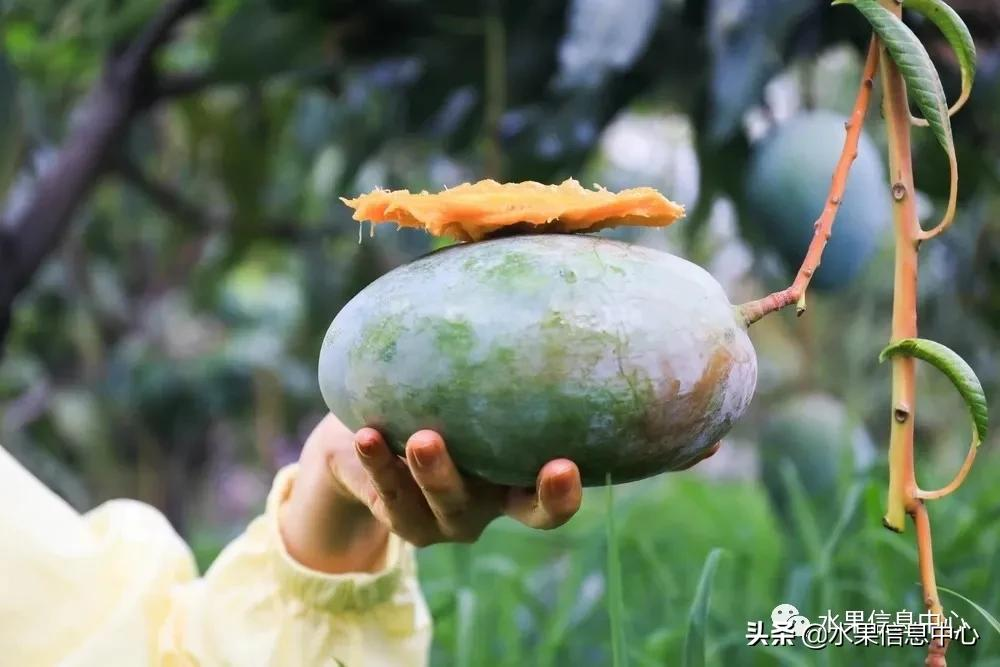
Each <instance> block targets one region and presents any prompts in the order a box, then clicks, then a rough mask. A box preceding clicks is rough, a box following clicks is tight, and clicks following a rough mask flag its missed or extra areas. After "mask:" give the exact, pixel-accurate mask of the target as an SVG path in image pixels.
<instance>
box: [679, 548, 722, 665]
mask: <svg viewBox="0 0 1000 667" xmlns="http://www.w3.org/2000/svg"><path fill="white" fill-rule="evenodd" d="M722 554H723V550H722V549H712V550H711V551H710V552H709V554H708V558H706V559H705V565H704V566H703V567H702V569H701V577H700V578H699V579H698V588H697V589H695V594H694V602H692V603H691V611H690V613H689V614H688V632H687V639H685V640H684V667H705V637H706V634H707V633H706V628H707V626H708V607H709V602H710V599H711V597H712V580H713V579H714V578H715V571H716V570H717V569H718V568H719V559H720V558H721V557H722Z"/></svg>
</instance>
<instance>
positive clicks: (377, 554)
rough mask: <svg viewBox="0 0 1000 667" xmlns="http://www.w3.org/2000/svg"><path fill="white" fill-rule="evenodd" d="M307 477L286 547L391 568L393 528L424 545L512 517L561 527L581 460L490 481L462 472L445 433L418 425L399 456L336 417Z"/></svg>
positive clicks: (323, 428) (342, 563)
mask: <svg viewBox="0 0 1000 667" xmlns="http://www.w3.org/2000/svg"><path fill="white" fill-rule="evenodd" d="M299 463H300V469H299V473H298V478H297V479H296V481H295V484H294V487H293V488H292V492H291V495H290V496H289V498H288V499H287V500H286V502H285V503H284V505H283V506H282V510H281V518H280V525H281V532H282V537H283V538H284V541H285V546H286V548H287V549H288V551H289V553H290V554H291V555H292V557H294V558H295V559H296V560H298V561H299V562H301V563H302V564H303V565H306V566H307V567H311V568H313V569H318V570H322V571H326V572H348V571H372V570H376V569H378V568H380V567H381V566H382V562H381V560H382V558H383V556H384V551H385V544H386V541H387V539H388V535H389V531H392V532H394V533H396V534H397V535H399V536H400V537H402V538H403V539H404V540H406V541H408V542H410V543H412V544H415V545H417V546H427V545H430V544H437V543H439V542H465V543H468V542H474V541H475V540H476V539H477V538H478V537H479V536H480V535H481V534H482V532H483V530H484V529H485V528H486V526H487V525H489V523H490V522H491V521H493V520H494V519H495V518H497V517H498V516H501V515H504V514H506V515H508V516H511V517H513V518H514V519H516V520H518V521H520V522H521V523H524V524H525V525H528V526H531V527H533V528H540V529H548V528H555V527H557V526H561V525H562V524H564V523H565V522H566V521H568V520H569V519H570V517H572V516H573V514H575V513H576V511H577V509H579V507H580V500H581V497H582V494H583V489H582V486H581V484H580V473H579V470H577V467H576V465H575V464H574V463H573V462H571V461H568V460H566V459H557V460H554V461H550V462H549V463H547V464H546V465H545V466H543V467H542V469H541V471H539V474H538V481H537V484H536V487H535V488H534V489H519V488H510V487H504V486H498V485H496V484H491V483H489V482H486V481H484V480H481V479H477V478H472V477H467V476H463V475H462V474H461V473H459V472H458V470H457V468H456V467H455V465H454V463H453V462H452V460H451V458H450V457H449V456H448V452H447V449H446V447H445V443H444V441H443V440H442V439H441V436H440V435H438V434H437V433H435V432H433V431H426V430H425V431H418V432H417V433H415V434H413V436H411V437H410V439H409V441H408V442H407V444H406V457H405V459H404V458H401V457H398V456H396V455H395V454H394V453H393V452H392V451H391V450H390V449H389V447H388V445H386V443H385V440H384V439H383V438H382V436H381V435H380V434H379V433H378V431H376V430H374V429H371V428H364V429H361V430H360V431H358V432H357V433H356V434H354V433H351V431H350V430H349V429H348V428H347V427H346V426H344V425H343V424H342V423H341V422H340V421H339V420H338V419H337V418H336V417H335V416H333V415H328V416H327V417H326V418H324V419H323V421H322V422H320V424H319V425H318V426H317V427H316V429H315V430H314V431H313V433H312V434H311V435H310V436H309V439H308V440H307V441H306V444H305V447H304V448H303V450H302V454H301V457H300V459H299Z"/></svg>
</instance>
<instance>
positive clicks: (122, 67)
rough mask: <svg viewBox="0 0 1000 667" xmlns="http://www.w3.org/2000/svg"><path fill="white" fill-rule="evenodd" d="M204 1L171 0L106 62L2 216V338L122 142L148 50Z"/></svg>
mask: <svg viewBox="0 0 1000 667" xmlns="http://www.w3.org/2000/svg"><path fill="white" fill-rule="evenodd" d="M203 4H204V0H173V2H170V3H168V4H166V5H165V6H164V7H163V8H162V9H161V10H160V12H159V13H158V14H157V15H156V16H154V17H153V19H152V20H151V21H150V22H149V24H148V25H147V26H146V28H145V29H144V30H143V31H142V32H141V33H140V34H139V35H138V36H137V37H136V38H135V40H134V41H133V42H132V43H131V44H130V45H129V46H128V47H126V48H125V50H124V51H123V52H122V53H121V54H120V55H118V56H116V57H113V58H112V59H111V60H110V61H109V62H108V63H107V65H106V67H105V69H104V72H103V74H102V76H101V77H100V79H99V80H98V82H97V83H96V84H95V86H94V88H93V89H92V90H91V91H90V93H89V94H88V95H87V97H86V98H85V99H84V101H83V102H82V103H81V105H80V107H79V109H78V112H77V113H76V114H75V115H78V116H79V119H80V120H79V121H78V122H77V123H76V124H75V125H74V127H73V128H72V129H71V131H70V134H69V137H68V138H67V139H66V141H65V143H64V144H63V146H62V148H61V149H60V151H59V153H58V155H57V156H56V158H55V161H54V163H53V164H52V166H51V167H48V168H46V169H45V171H43V172H42V173H41V174H40V175H39V176H38V179H37V180H36V182H35V184H34V187H33V190H32V192H31V193H30V194H29V195H28V197H27V201H26V203H25V204H24V206H22V207H20V208H19V209H18V210H17V211H16V212H15V213H14V214H13V215H12V217H11V219H9V220H4V221H2V222H0V344H2V341H3V339H4V338H5V337H6V334H7V331H8V329H9V326H10V317H11V308H12V304H13V302H14V300H15V299H16V298H17V296H18V295H19V294H20V293H21V292H22V291H23V290H24V288H25V287H26V286H27V285H28V282H29V281H30V279H31V277H32V276H33V275H34V274H35V272H36V271H37V270H38V267H39V266H40V265H41V264H42V262H43V261H44V260H45V258H46V257H48V255H49V254H50V253H51V252H52V250H53V249H54V248H55V247H56V246H57V245H58V244H59V241H60V239H61V238H62V237H63V235H64V234H65V231H66V228H67V227H68V226H69V223H70V220H71V219H72V217H73V214H74V213H75V212H76V210H77V208H78V207H79V205H80V203H81V202H83V201H84V199H85V198H86V197H87V194H88V193H89V192H90V190H91V188H92V187H93V186H94V183H95V182H96V181H97V179H98V177H99V176H100V174H101V173H102V172H103V171H104V169H105V168H106V166H107V158H108V156H109V154H110V151H111V148H112V147H113V146H114V145H115V144H116V143H118V142H120V141H121V137H122V135H123V134H124V133H125V132H126V131H127V129H128V126H129V123H130V122H131V119H132V116H133V114H134V113H135V112H136V111H137V110H138V109H139V108H140V107H141V106H142V103H143V96H144V94H145V93H146V92H147V91H146V88H148V85H149V84H148V80H149V79H150V78H151V76H150V74H151V69H152V65H153V62H152V61H153V56H154V54H155V52H156V50H157V48H158V47H159V46H160V45H161V44H163V43H164V42H165V41H166V40H167V39H169V37H170V33H171V30H172V29H173V27H174V26H175V25H176V24H177V22H178V21H180V20H181V19H182V18H183V17H184V16H186V15H187V14H189V13H191V12H193V11H194V10H196V9H198V8H200V7H201V6H202V5H203Z"/></svg>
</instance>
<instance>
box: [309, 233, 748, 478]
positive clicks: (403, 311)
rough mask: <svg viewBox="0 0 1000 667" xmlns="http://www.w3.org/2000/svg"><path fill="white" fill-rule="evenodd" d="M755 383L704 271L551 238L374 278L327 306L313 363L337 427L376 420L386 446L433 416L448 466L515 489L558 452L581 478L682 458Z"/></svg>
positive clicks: (691, 455) (657, 466) (475, 248)
mask: <svg viewBox="0 0 1000 667" xmlns="http://www.w3.org/2000/svg"><path fill="white" fill-rule="evenodd" d="M756 378H757V359H756V355H755V354H754V350H753V346H752V345H751V343H750V340H749V338H748V337H747V334H746V329H745V327H744V325H743V322H742V320H741V319H740V317H739V315H738V314H737V312H736V309H735V308H734V307H733V306H732V305H730V303H729V301H728V300H727V298H726V295H725V294H724V293H723V291H722V288H721V287H720V286H719V284H718V283H717V282H715V280H714V279H713V278H712V277H711V276H710V275H709V274H708V273H707V272H706V271H704V270H703V269H701V268H700V267H698V266H697V265H695V264H692V263H690V262H688V261H686V260H683V259H681V258H679V257H675V256H673V255H669V254H666V253H662V252H659V251H656V250H651V249H649V248H643V247H640V246H634V245H629V244H626V243H620V242H618V241H612V240H609V239H601V238H597V237H592V236H582V235H561V234H556V235H552V234H547V235H531V236H516V237H509V238H503V239H496V240H492V241H485V242H480V243H471V244H465V245H459V246H452V247H450V248H445V249H443V250H439V251H437V252H434V253H432V254H430V255H428V256H426V257H423V258H421V259H419V260H417V261H415V262H413V263H411V264H408V265H406V266H403V267H400V268H398V269H396V270H394V271H392V272H390V273H388V274H386V275H384V276H382V277H381V278H379V279H378V280H376V281H375V282H373V283H372V284H371V285H369V286H368V287H367V288H365V289H364V290H362V291H361V292H360V293H359V294H358V295H357V296H355V297H354V299H353V300H351V302H350V303H348V304H347V305H346V306H345V307H344V309H343V310H341V312H340V313H339V314H338V315H337V317H336V319H334V321H333V323H332V324H331V325H330V329H329V331H328V332H327V335H326V339H325V340H324V342H323V349H322V352H321V355H320V362H319V380H320V386H321V389H322V392H323V397H324V399H325V400H326V403H327V405H328V406H329V407H330V409H331V410H332V411H333V412H334V413H335V414H337V415H338V416H339V417H340V418H341V419H342V420H343V421H344V422H345V423H346V424H347V425H348V426H349V427H351V428H354V429H357V428H360V427H362V426H372V427H375V428H377V429H378V430H379V431H381V432H382V433H383V434H384V435H385V436H386V439H387V440H388V441H389V443H390V445H391V446H392V447H393V449H394V450H396V451H397V452H402V451H403V447H404V444H405V441H406V439H407V437H408V436H409V435H410V434H411V433H413V432H415V431H418V430H420V429H434V430H436V431H438V432H440V433H441V434H442V435H443V436H444V439H445V442H446V443H447V445H448V450H449V452H450V453H451V455H452V457H453V458H454V460H455V462H456V463H457V465H458V466H459V467H460V468H461V469H463V470H464V471H466V472H468V473H472V474H475V475H478V476H480V477H483V478H485V479H488V480H490V481H493V482H496V483H500V484H510V485H519V486H531V485H533V484H534V481H535V477H536V475H537V473H538V470H539V469H540V468H541V467H542V465H543V464H545V463H546V462H547V461H549V460H551V459H553V458H557V457H566V458H569V459H572V460H573V461H575V462H576V463H577V465H578V466H579V468H580V472H581V475H582V477H583V482H584V484H588V485H593V484H602V483H604V481H605V479H606V475H608V474H610V475H611V478H612V479H613V481H615V482H624V481H628V480H634V479H639V478H642V477H646V476H649V475H654V474H656V473H659V472H663V471H666V470H677V469H680V468H683V467H686V466H688V465H691V464H692V463H694V462H696V461H697V460H698V459H699V458H701V457H702V456H705V455H706V454H707V453H708V452H709V450H710V448H711V447H712V446H713V445H714V444H715V443H716V442H718V440H719V438H721V437H722V436H723V435H724V434H725V433H726V432H727V431H728V430H729V428H730V426H731V425H732V423H733V422H734V421H735V420H736V419H738V418H739V417H740V415H741V414H742V413H743V411H744V409H745V408H746V407H747V404H748V403H749V402H750V398H751V396H752V395H753V390H754V386H755V384H756Z"/></svg>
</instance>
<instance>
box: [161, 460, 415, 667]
mask: <svg viewBox="0 0 1000 667" xmlns="http://www.w3.org/2000/svg"><path fill="white" fill-rule="evenodd" d="M295 472H296V467H295V466H291V467H288V468H285V469H284V470H282V471H281V472H280V473H279V474H278V476H277V478H276V479H275V482H274V487H273V488H272V490H271V494H270V496H269V497H268V501H267V511H266V513H265V514H264V516H261V517H259V518H257V519H256V520H254V521H253V523H251V524H250V526H249V527H248V528H247V530H246V532H245V533H244V534H243V535H242V536H240V537H239V538H237V539H236V540H235V541H234V542H233V543H232V544H230V545H229V546H228V547H227V548H226V549H225V550H224V551H223V552H222V553H221V554H220V555H219V557H218V559H216V561H215V563H213V565H212V566H211V567H210V568H209V570H208V572H207V573H206V574H205V577H204V579H202V580H200V581H197V582H193V583H191V584H189V585H187V586H184V587H182V588H181V589H179V590H178V591H177V594H176V596H175V600H174V607H173V613H172V614H171V617H170V619H169V621H168V623H167V624H166V625H165V626H164V628H163V632H162V633H161V646H162V650H163V654H162V655H163V663H162V664H164V665H168V666H170V667H174V666H177V665H185V666H186V665H199V666H207V665H239V666H241V667H243V666H246V667H254V666H256V665H261V666H263V665H267V666H272V665H273V666H275V667H278V666H284V665H303V666H312V665H317V666H320V665H321V666H323V667H327V666H330V667H333V666H334V665H338V664H339V665H344V666H346V667H381V666H383V665H385V666H387V667H388V666H391V667H405V666H409V665H426V664H427V660H428V652H429V647H430V637H431V621H430V614H429V612H428V610H427V607H426V604H425V602H424V599H423V596H422V595H421V593H420V589H419V587H418V583H417V579H416V572H415V565H414V559H413V548H412V547H411V546H410V545H408V544H406V543H404V542H403V541H402V540H400V539H399V538H397V537H395V536H392V538H390V541H389V546H388V550H389V551H388V554H387V557H386V565H385V567H384V568H383V569H382V570H381V571H380V572H376V573H371V574H369V573H352V574H340V575H331V574H324V573H321V572H316V571H313V570H309V569H307V568H305V567H304V566H302V565H300V564H299V563H298V562H296V561H295V560H293V559H292V557H291V556H290V555H289V554H288V552H287V551H286V550H285V547H284V543H283V542H282V539H281V535H280V533H279V531H278V508H279V507H280V505H281V503H282V502H283V501H284V500H285V498H287V496H288V493H289V491H290V490H291V487H292V484H293V483H294V479H295Z"/></svg>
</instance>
